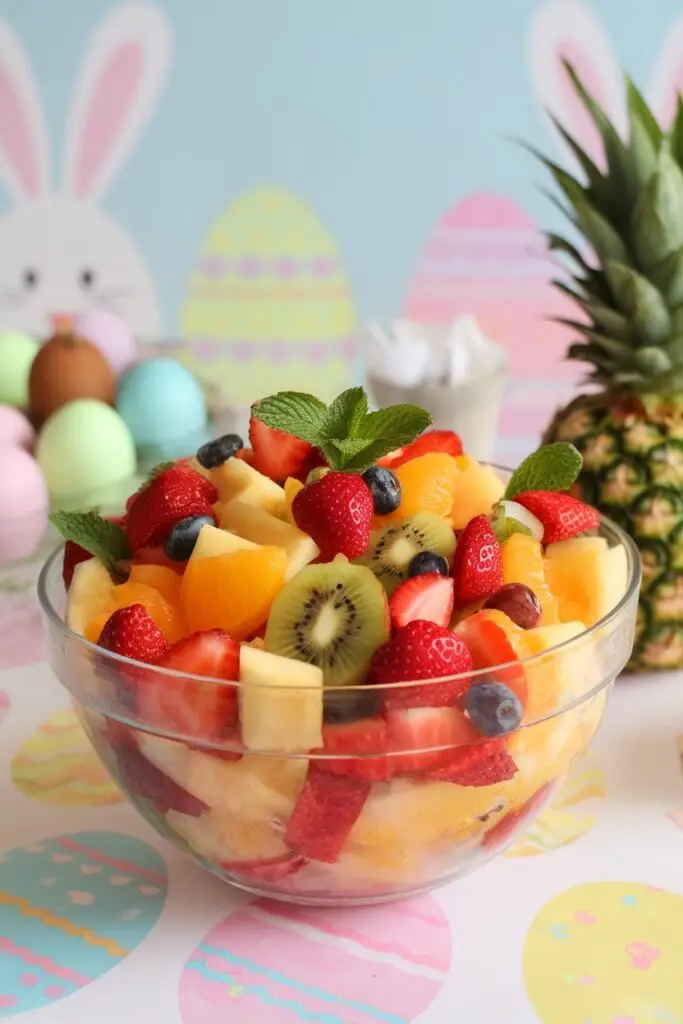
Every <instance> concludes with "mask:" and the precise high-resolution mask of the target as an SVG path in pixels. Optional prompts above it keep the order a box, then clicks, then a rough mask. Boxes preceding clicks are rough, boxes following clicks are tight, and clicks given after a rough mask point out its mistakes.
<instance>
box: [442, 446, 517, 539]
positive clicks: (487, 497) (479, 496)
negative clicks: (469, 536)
mask: <svg viewBox="0 0 683 1024" xmlns="http://www.w3.org/2000/svg"><path fill="white" fill-rule="evenodd" d="M456 461H457V460H456ZM504 491H505V485H504V484H503V482H502V480H500V479H499V477H498V476H497V474H496V472H495V471H494V470H493V469H491V467H490V466H482V465H481V464H480V463H479V462H476V461H475V460H474V459H472V460H471V462H470V464H469V465H467V466H466V467H465V468H464V469H463V470H462V472H461V473H460V474H459V475H458V476H457V478H456V480H455V482H454V484H453V509H452V512H451V518H452V520H453V529H454V530H463V529H464V528H465V527H466V526H467V524H468V523H469V521H470V519H473V518H474V516H481V515H488V513H489V512H490V511H491V509H492V507H493V506H494V505H495V504H496V502H497V501H500V499H501V498H502V497H503V493H504Z"/></svg>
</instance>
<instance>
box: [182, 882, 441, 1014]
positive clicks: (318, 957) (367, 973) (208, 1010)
mask: <svg viewBox="0 0 683 1024" xmlns="http://www.w3.org/2000/svg"><path fill="white" fill-rule="evenodd" d="M450 960H451V939H450V931H449V927H448V922H447V920H446V918H445V917H444V914H443V911H442V910H441V909H440V907H439V905H438V903H437V902H436V901H435V900H434V899H433V898H432V897H431V896H420V897H417V898H415V899H411V900H406V901H405V902H404V903H400V904H394V905H392V906H391V907H373V908H372V909H368V908H347V909H341V910H324V909H316V910H311V909H310V908H306V907H297V906H294V905H290V904H287V903H275V902H272V901H270V900H257V901H255V902H253V903H250V904H248V905H247V906H246V907H243V908H241V909H240V910H237V911H235V912H234V913H232V914H231V915H230V916H229V917H227V918H225V919H224V920H223V921H221V922H220V924H218V925H216V927H215V928H213V929H212V930H211V931H210V932H209V933H208V935H206V936H205V938H204V939H203V940H202V941H201V942H200V943H199V945H198V946H197V947H196V949H195V950H194V952H193V953H192V955H191V957H190V959H189V960H188V962H187V964H186V965H185V969H184V970H183V973H182V975H181V979H180V1012H181V1016H182V1019H183V1022H184V1024H223V1022H224V1021H226V1020H228V1019H230V1020H235V1021H237V1020H239V1021H244V1022H245V1024H246V1022H247V1021H249V1022H252V1021H253V1022H256V1021H258V1022H259V1024H290V1022H291V1021H293V1020H295V1019H296V1020H310V1021H318V1020H319V1021H330V1024H331V1022H335V1024H377V1022H378V1021H386V1022H391V1024H408V1022H409V1021H412V1020H415V1019H416V1018H418V1017H420V1016H421V1014H423V1013H424V1011H425V1010H426V1009H427V1007H428V1006H429V1005H430V1004H431V1003H432V1001H433V1000H434V998H435V997H436V995H437V994H438V992H439V991H440V989H441V986H442V985H443V983H444V982H445V981H446V980H447V978H448V970H449V966H450Z"/></svg>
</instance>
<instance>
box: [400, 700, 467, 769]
mask: <svg viewBox="0 0 683 1024" xmlns="http://www.w3.org/2000/svg"><path fill="white" fill-rule="evenodd" d="M476 739H477V733H476V731H475V729H474V728H473V726H472V724H471V723H470V722H469V721H468V720H467V718H466V717H465V715H463V713H462V712H461V711H458V710H457V709H456V708H409V709H407V710H398V709H390V710H389V711H388V712H387V740H388V749H389V760H390V763H391V770H392V774H393V775H413V774H417V773H421V772H425V771H430V770H434V769H435V768H437V767H438V766H440V765H441V764H443V763H444V762H446V761H448V759H449V758H451V757H453V756H454V754H455V753H457V750H458V748H460V747H461V746H463V745H464V744H472V743H473V742H475V741H476Z"/></svg>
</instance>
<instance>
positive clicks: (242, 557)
mask: <svg viewBox="0 0 683 1024" xmlns="http://www.w3.org/2000/svg"><path fill="white" fill-rule="evenodd" d="M286 569H287V552H286V551H285V550H284V548H278V547H273V546H268V545H266V546H264V547H260V548H257V549H256V550H255V551H251V550H247V551H233V552H230V553H229V554H227V555H214V556H212V557H209V558H200V559H194V558H191V559H190V561H189V563H188V566H187V569H186V571H185V575H184V576H183V587H182V597H183V606H184V609H185V615H186V617H187V622H188V624H189V627H190V630H191V631H192V632H196V631H198V630H202V629H223V630H225V632H226V633H229V634H230V636H231V637H233V639H235V640H246V639H247V637H249V636H251V635H252V634H253V633H254V632H255V631H256V630H257V629H258V627H259V626H260V625H261V624H262V623H263V622H265V620H266V619H267V617H268V612H269V611H270V606H271V604H272V603H273V601H274V600H275V598H276V596H277V594H278V593H279V591H280V590H281V589H282V587H283V585H284V581H285V571H286Z"/></svg>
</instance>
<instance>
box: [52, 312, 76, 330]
mask: <svg viewBox="0 0 683 1024" xmlns="http://www.w3.org/2000/svg"><path fill="white" fill-rule="evenodd" d="M50 323H51V324H52V327H53V329H54V331H55V333H56V334H58V333H60V332H63V331H70V330H71V329H72V328H73V323H74V318H73V314H72V313H51V314H50Z"/></svg>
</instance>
